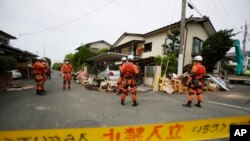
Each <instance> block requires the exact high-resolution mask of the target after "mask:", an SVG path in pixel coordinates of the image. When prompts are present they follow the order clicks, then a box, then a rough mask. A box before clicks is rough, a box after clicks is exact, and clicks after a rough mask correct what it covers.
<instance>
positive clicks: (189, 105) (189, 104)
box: [182, 101, 192, 107]
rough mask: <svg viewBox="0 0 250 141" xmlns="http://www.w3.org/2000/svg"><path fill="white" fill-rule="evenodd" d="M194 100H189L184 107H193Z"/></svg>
mask: <svg viewBox="0 0 250 141" xmlns="http://www.w3.org/2000/svg"><path fill="white" fill-rule="evenodd" d="M191 103H192V101H188V102H187V104H182V106H183V107H191Z"/></svg>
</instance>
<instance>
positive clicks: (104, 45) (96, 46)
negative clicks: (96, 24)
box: [75, 40, 111, 51]
mask: <svg viewBox="0 0 250 141" xmlns="http://www.w3.org/2000/svg"><path fill="white" fill-rule="evenodd" d="M81 47H82V46H80V47H78V48H76V49H75V50H80V48H81ZM85 47H88V48H89V49H90V50H92V51H98V50H100V49H110V48H111V44H110V43H108V42H106V41H104V40H100V41H95V42H90V43H87V44H85Z"/></svg>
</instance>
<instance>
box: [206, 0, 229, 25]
mask: <svg viewBox="0 0 250 141" xmlns="http://www.w3.org/2000/svg"><path fill="white" fill-rule="evenodd" d="M204 1H205V2H206V6H208V7H209V9H212V8H211V7H210V5H209V3H208V2H207V0H204ZM215 15H216V17H218V18H219V20H221V21H222V22H223V24H225V25H227V22H225V21H224V20H222V19H223V18H221V17H220V16H219V15H217V13H215Z"/></svg>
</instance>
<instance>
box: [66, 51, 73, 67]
mask: <svg viewBox="0 0 250 141" xmlns="http://www.w3.org/2000/svg"><path fill="white" fill-rule="evenodd" d="M65 58H68V59H69V62H70V63H71V64H73V58H74V54H73V53H69V54H66V55H65Z"/></svg>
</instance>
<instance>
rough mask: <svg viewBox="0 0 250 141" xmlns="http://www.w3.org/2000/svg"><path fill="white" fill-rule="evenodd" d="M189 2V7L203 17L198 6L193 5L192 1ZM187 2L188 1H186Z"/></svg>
mask: <svg viewBox="0 0 250 141" xmlns="http://www.w3.org/2000/svg"><path fill="white" fill-rule="evenodd" d="M189 2H190V3H191V4H192V5H191V9H194V10H195V11H196V12H197V13H198V14H199V15H200V16H201V17H203V15H202V14H201V12H200V11H199V10H198V8H197V7H196V6H195V5H194V3H193V2H192V1H191V0H189ZM188 4H189V3H188Z"/></svg>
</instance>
